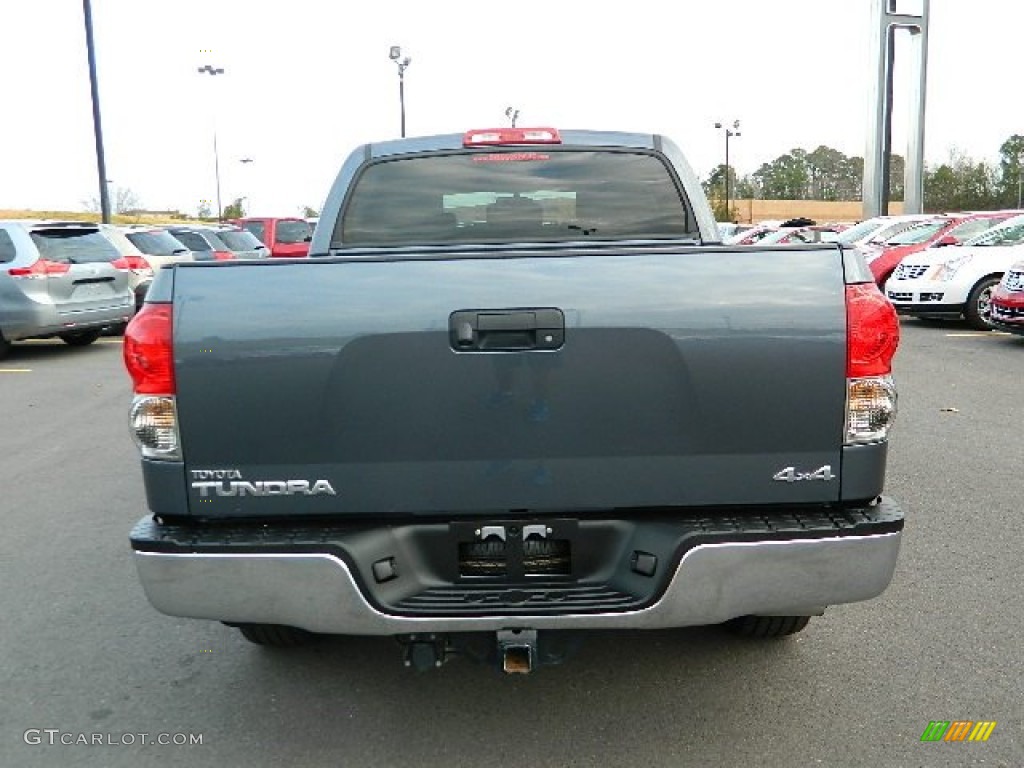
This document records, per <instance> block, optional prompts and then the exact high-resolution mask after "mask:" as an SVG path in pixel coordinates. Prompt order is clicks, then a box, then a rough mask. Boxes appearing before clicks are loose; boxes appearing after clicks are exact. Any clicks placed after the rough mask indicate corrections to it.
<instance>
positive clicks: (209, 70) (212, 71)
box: [198, 64, 224, 221]
mask: <svg viewBox="0 0 1024 768" xmlns="http://www.w3.org/2000/svg"><path fill="white" fill-rule="evenodd" d="M198 71H199V74H200V75H210V76H211V77H214V76H216V75H223V74H224V69H223V67H218V68H214V67H213V66H211V65H210V64H204V65H203V66H201V67H199V70H198ZM213 102H214V106H213V108H214V110H216V99H213ZM213 174H214V177H215V178H216V180H217V221H224V207H223V205H222V204H221V201H220V154H219V153H218V152H217V117H216V111H214V118H213Z"/></svg>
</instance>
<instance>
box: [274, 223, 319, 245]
mask: <svg viewBox="0 0 1024 768" xmlns="http://www.w3.org/2000/svg"><path fill="white" fill-rule="evenodd" d="M312 234H313V228H312V227H311V226H309V222H308V221H279V222H277V232H276V233H275V235H274V240H275V241H276V242H278V243H284V244H285V245H294V244H295V243H304V242H306V238H307V237H309V236H310V235H312Z"/></svg>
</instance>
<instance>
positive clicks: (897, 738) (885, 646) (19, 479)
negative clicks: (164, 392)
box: [0, 320, 1024, 768]
mask: <svg viewBox="0 0 1024 768" xmlns="http://www.w3.org/2000/svg"><path fill="white" fill-rule="evenodd" d="M903 329H904V334H903V342H902V345H901V349H900V352H899V354H898V355H897V359H896V375H897V378H898V384H899V387H900V416H899V420H898V423H897V426H896V429H895V433H894V437H893V439H892V445H891V450H890V463H889V476H888V483H887V493H888V494H890V495H892V496H893V497H895V498H897V499H898V500H899V501H900V502H901V503H902V504H903V505H904V507H905V509H906V512H907V515H908V522H907V528H906V533H905V537H904V548H903V550H902V552H901V556H900V562H899V566H898V570H897V575H896V578H895V581H894V583H893V584H892V586H891V587H890V588H889V590H888V591H887V592H886V593H885V594H884V595H882V596H881V597H880V598H878V599H876V600H874V601H870V602H867V603H861V604H855V605H850V606H840V607H836V608H834V609H831V610H830V611H828V612H827V613H826V615H825V616H824V617H821V618H817V619H815V620H812V622H811V625H810V626H809V628H808V629H807V630H806V631H805V632H803V633H801V634H800V635H797V636H795V637H793V638H790V639H787V640H781V641H770V642H757V641H750V640H742V639H738V638H734V637H731V636H728V635H725V634H722V633H720V632H719V631H718V630H716V629H713V628H698V629H688V630H680V631H659V632H651V633H638V632H630V633H612V632H606V633H600V634H595V635H594V636H593V637H591V638H590V639H589V640H588V641H587V642H586V644H585V645H584V647H583V648H582V650H581V651H580V652H579V654H578V655H577V656H576V657H574V658H573V659H572V660H571V661H570V662H569V663H568V664H566V665H564V666H561V667H555V668H549V669H543V670H541V671H540V672H538V673H536V674H534V675H531V676H528V677H504V676H502V675H501V674H499V673H498V672H497V671H494V670H492V669H490V668H488V667H484V666H479V665H476V664H473V663H471V662H468V661H463V660H457V661H455V662H453V663H451V664H449V665H447V666H446V667H444V668H443V669H441V670H438V671H435V672H430V673H426V674H416V673H413V672H410V671H408V670H406V669H405V668H403V667H402V665H401V664H400V661H399V653H398V650H397V647H396V646H395V644H394V643H393V642H392V641H390V640H389V639H386V638H384V639H374V638H366V639H329V640H325V641H323V642H320V643H317V644H315V645H313V646H311V647H308V648H303V649H300V650H296V651H289V652H268V651H267V650H264V649H260V648H257V647H255V646H252V645H250V644H248V643H246V642H245V641H244V640H243V639H242V638H241V637H240V635H239V634H238V633H237V631H235V630H232V629H229V628H227V627H224V626H221V625H219V624H215V623H208V622H199V621H191V620H185V619H174V618H170V617H167V616H162V615H160V614H158V613H156V612H155V611H153V610H152V609H151V608H150V607H149V605H148V603H147V602H146V600H145V597H144V596H143V594H142V591H141V589H140V587H139V586H138V582H137V579H136V576H135V572H134V566H133V564H132V561H131V557H130V548H129V545H128V531H129V529H130V528H131V526H132V525H133V524H134V523H135V521H136V520H137V519H138V518H139V517H141V516H142V514H144V511H145V501H144V495H143V489H142V483H141V479H140V476H139V471H138V463H137V456H136V451H135V449H134V447H133V446H132V444H131V441H130V439H129V437H128V432H127V426H126V422H127V404H128V401H129V397H130V389H129V383H128V379H127V376H126V375H125V374H124V373H123V371H122V369H121V367H120V342H119V340H118V339H116V338H104V339H101V340H100V342H98V343H97V344H96V345H94V346H92V347H89V348H84V349H71V348H68V347H66V346H64V345H63V344H61V343H60V342H55V343H49V342H39V343H29V344H22V345H18V346H17V347H15V349H14V351H13V352H12V354H11V356H10V357H9V358H8V359H7V360H5V361H3V362H0V455H2V456H3V457H4V458H3V461H2V462H0V508H2V520H3V524H4V537H3V547H2V550H0V551H2V555H0V583H2V584H3V589H2V590H0V602H2V605H0V615H2V616H3V619H4V621H3V624H4V627H3V631H2V632H0V680H2V681H3V696H2V698H0V766H12V767H14V766H18V767H20V766H111V767H114V766H132V767H133V768H143V767H145V766H172V765H183V766H184V765H188V766H243V765H244V766H259V765H284V766H320V765H324V766H326V765H330V766H418V767H420V768H422V767H423V766H434V765H437V766H481V765H525V766H532V767H536V766H570V765H571V766H636V765H643V766H686V765H701V766H704V765H707V766H717V765H722V766H733V765H758V766H797V765H799V766H814V765H825V766H829V765H841V766H940V765H951V766H953V765H955V766H960V765H985V766H1005V767H1007V768H1009V767H1010V766H1021V765H1024V739H1022V735H1021V729H1022V723H1024V703H1022V702H1024V697H1022V695H1021V691H1022V689H1024V650H1022V649H1024V643H1022V642H1021V634H1022V632H1024V594H1022V585H1024V565H1022V563H1024V514H1022V512H1024V503H1022V500H1024V483H1022V481H1021V473H1022V467H1024V431H1022V427H1021V416H1022V415H1024V405H1022V394H1024V393H1022V388H1021V386H1022V385H1021V382H1024V338H1017V337H1012V336H1007V335H1002V334H990V333H975V332H971V331H968V330H967V329H966V328H965V327H964V326H962V325H958V324H935V325H933V324H925V323H922V322H919V321H915V320H905V321H904V322H903ZM210 588H211V589H216V585H215V584H211V585H210ZM934 720H973V721H980V720H987V721H995V722H996V723H997V725H996V727H995V729H994V730H993V732H992V734H991V736H990V738H989V740H988V741H987V742H985V743H945V742H942V743H922V742H921V740H920V739H921V735H922V733H923V731H924V730H925V728H926V727H927V726H928V723H929V722H930V721H934ZM93 734H99V735H100V736H101V739H100V741H101V742H102V743H86V744H82V743H72V744H70V745H62V744H61V741H62V740H63V741H65V742H66V741H73V742H81V738H80V737H81V736H82V735H85V736H86V737H87V738H86V741H93V740H94V739H93V736H92V735H93ZM142 734H147V736H146V737H145V738H141V735H142ZM161 734H163V735H166V737H167V738H165V739H164V740H166V741H171V742H172V743H170V744H166V745H164V744H149V743H145V742H148V741H151V740H157V738H158V736H160V735H161ZM196 736H199V737H200V738H201V741H202V743H201V744H184V745H182V744H178V743H173V742H176V741H177V742H180V741H181V740H182V738H184V739H185V740H186V741H194V740H195V737H196ZM51 740H53V741H54V743H53V744H50V743H49V742H50V741H51ZM111 742H113V743H111Z"/></svg>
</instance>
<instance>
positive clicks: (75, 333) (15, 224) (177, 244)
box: [0, 217, 313, 358]
mask: <svg viewBox="0 0 1024 768" xmlns="http://www.w3.org/2000/svg"><path fill="white" fill-rule="evenodd" d="M312 232H313V228H312V225H311V224H310V222H308V221H306V220H304V219H299V218H255V217H254V218H247V219H239V220H237V221H234V222H230V223H227V224H223V225H216V226H213V225H210V226H200V225H192V224H188V225H185V224H177V225H168V226H125V227H119V226H113V225H109V224H90V223H85V222H76V221H49V220H20V219H19V220H9V221H0V358H3V357H5V356H6V355H7V354H8V353H9V351H10V348H11V343H12V342H15V341H20V340H22V339H32V338H60V339H62V340H63V341H64V342H65V343H67V344H69V345H72V346H85V345H88V344H92V343H93V342H94V341H96V339H98V338H99V337H100V335H101V334H102V333H103V332H104V331H107V330H110V329H115V330H117V329H123V327H124V325H125V324H126V323H127V322H128V320H130V319H131V317H132V316H133V315H134V314H135V312H136V311H137V309H138V308H139V307H140V306H141V305H142V303H143V301H144V300H145V297H146V293H147V291H148V290H149V287H150V285H151V284H152V282H153V278H154V275H155V272H156V270H158V269H160V268H162V267H165V266H167V265H169V264H175V263H178V262H184V261H221V260H227V259H262V258H273V257H280V258H296V257H304V256H306V255H307V254H308V252H309V241H310V239H311V237H312Z"/></svg>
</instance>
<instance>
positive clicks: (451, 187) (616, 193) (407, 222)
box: [334, 149, 696, 247]
mask: <svg viewBox="0 0 1024 768" xmlns="http://www.w3.org/2000/svg"><path fill="white" fill-rule="evenodd" d="M695 229H696V227H695V225H693V224H692V218H691V217H690V216H689V212H688V208H687V206H686V204H685V203H684V201H683V199H682V197H681V195H680V192H679V190H678V188H677V187H676V184H675V182H674V180H673V178H672V176H671V175H670V173H669V170H668V168H667V166H666V165H665V163H664V162H662V160H660V159H659V158H657V157H656V156H654V155H649V154H644V153H638V152H608V151H578V150H573V151H556V150H550V149H545V150H543V151H532V150H531V151H521V150H520V151H515V152H504V151H501V152H493V153H469V154H450V155H434V156H430V157H416V158H403V159H398V160H388V161H383V162H378V163H375V164H373V165H371V166H368V167H367V168H366V169H365V171H364V172H363V173H362V175H361V176H360V177H359V178H358V180H357V181H356V184H355V187H354V188H353V191H352V193H351V195H350V197H349V201H348V203H347V206H346V209H345V213H344V216H343V217H342V219H341V221H340V222H339V228H338V229H336V230H335V233H334V240H335V241H336V242H338V244H339V245H340V244H344V246H346V247H352V246H365V245H416V244H430V243H440V244H443V243H457V242H488V241H505V242H508V241H517V240H519V241H532V242H538V241H558V240H580V239H585V238H595V239H607V238H611V239H625V238H637V239H649V238H674V237H681V236H687V235H693V234H696V232H695Z"/></svg>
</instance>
